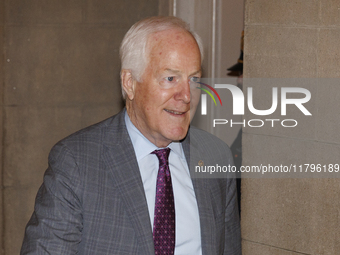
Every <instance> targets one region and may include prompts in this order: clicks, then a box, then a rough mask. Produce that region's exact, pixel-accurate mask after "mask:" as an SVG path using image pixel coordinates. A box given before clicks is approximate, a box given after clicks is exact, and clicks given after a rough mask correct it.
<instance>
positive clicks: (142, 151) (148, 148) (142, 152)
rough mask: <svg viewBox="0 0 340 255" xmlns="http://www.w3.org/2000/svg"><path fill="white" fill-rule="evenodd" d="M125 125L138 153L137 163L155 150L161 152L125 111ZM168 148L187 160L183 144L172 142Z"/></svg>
mask: <svg viewBox="0 0 340 255" xmlns="http://www.w3.org/2000/svg"><path fill="white" fill-rule="evenodd" d="M125 125H126V129H127V131H128V133H129V136H130V139H131V141H132V145H133V148H134V150H135V153H136V157H137V161H139V160H141V159H142V158H144V157H145V156H147V155H149V154H150V153H151V152H153V151H154V150H159V149H160V148H158V147H157V146H156V145H154V144H153V143H152V142H150V141H149V140H148V139H147V138H146V137H145V136H144V135H143V134H142V133H141V132H140V131H139V130H138V129H137V128H136V127H135V125H133V123H132V122H131V120H130V117H129V115H128V114H127V111H125ZM167 147H169V148H170V149H171V150H172V151H173V152H174V153H175V154H177V155H178V156H179V157H181V158H184V159H185V155H184V151H183V148H182V144H181V143H180V142H172V143H170V144H169V145H168V146H167Z"/></svg>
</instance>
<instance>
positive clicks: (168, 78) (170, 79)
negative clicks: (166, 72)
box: [166, 76, 175, 81]
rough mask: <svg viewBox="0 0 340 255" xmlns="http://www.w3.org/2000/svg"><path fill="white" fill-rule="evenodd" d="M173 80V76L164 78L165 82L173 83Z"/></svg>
mask: <svg viewBox="0 0 340 255" xmlns="http://www.w3.org/2000/svg"><path fill="white" fill-rule="evenodd" d="M174 79H175V77H173V76H170V77H166V80H167V81H174Z"/></svg>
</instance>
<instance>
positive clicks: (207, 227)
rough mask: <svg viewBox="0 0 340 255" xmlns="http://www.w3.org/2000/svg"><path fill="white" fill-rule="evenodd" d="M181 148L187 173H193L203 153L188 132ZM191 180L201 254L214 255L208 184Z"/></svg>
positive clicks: (213, 224) (213, 230)
mask: <svg viewBox="0 0 340 255" xmlns="http://www.w3.org/2000/svg"><path fill="white" fill-rule="evenodd" d="M182 146H183V150H184V154H185V157H186V159H187V162H188V167H189V171H190V173H192V171H195V170H194V169H195V166H196V165H197V164H198V162H199V161H200V160H202V159H203V156H204V155H203V152H202V151H201V150H200V149H199V146H198V143H197V142H196V141H195V139H194V137H192V136H190V131H189V133H188V135H187V137H186V138H185V140H184V141H183V143H182ZM191 179H192V183H193V186H194V190H195V195H196V200H197V205H198V211H199V217H200V225H201V242H202V253H203V255H206V254H207V255H213V254H216V249H215V247H216V245H215V238H214V235H213V233H215V229H214V228H215V220H214V217H213V215H214V214H213V210H212V204H211V198H210V190H209V187H208V182H207V180H206V179H203V178H193V177H191Z"/></svg>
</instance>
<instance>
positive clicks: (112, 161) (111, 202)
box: [21, 110, 241, 255]
mask: <svg viewBox="0 0 340 255" xmlns="http://www.w3.org/2000/svg"><path fill="white" fill-rule="evenodd" d="M124 112H125V110H124V111H122V112H121V113H119V114H117V115H116V116H113V117H111V118H109V119H107V120H105V121H103V122H101V123H98V124H96V125H93V126H90V127H88V128H86V129H83V130H81V131H78V132H77V133H75V134H73V135H71V136H69V137H67V138H65V139H64V140H62V141H60V142H59V143H57V144H56V145H55V146H54V147H53V149H52V150H51V153H50V155H49V167H48V169H47V171H46V173H45V176H44V182H43V184H42V186H41V187H40V189H39V191H38V194H37V197H36V202H35V210H34V212H33V215H32V217H31V219H30V221H29V222H28V224H27V227H26V232H25V237H24V242H23V246H22V249H21V254H58V255H66V254H81V255H83V254H84V255H85V254H89V255H104V254H110V255H113V254H119V255H124V254H128V255H133V254H136V255H137V254H138V255H151V254H155V252H154V246H153V239H152V230H151V223H150V219H149V213H148V207H147V203H146V198H145V193H144V189H143V184H142V180H141V177H140V173H139V168H138V164H137V160H136V156H135V153H134V149H133V146H132V143H131V140H130V137H129V135H128V132H127V129H126V126H125V121H124ZM189 140H190V141H189ZM189 145H190V146H189ZM183 149H184V151H185V155H186V158H187V160H188V162H189V161H190V160H191V159H189V157H190V155H195V156H194V157H193V158H195V157H196V156H197V158H195V159H193V160H194V161H195V160H203V161H204V163H208V164H209V162H212V163H215V164H216V163H219V164H220V165H227V164H232V157H231V153H230V150H229V148H228V147H227V146H226V145H225V144H224V143H223V142H221V141H220V140H218V139H217V138H215V137H213V136H211V135H209V134H207V133H205V132H204V131H200V130H198V129H194V128H190V132H189V133H188V136H187V138H186V139H185V140H184V141H183ZM189 150H192V151H191V153H189ZM192 181H193V185H194V190H195V194H196V198H197V203H198V209H199V215H200V224H201V233H202V251H203V254H204V255H215V254H216V255H217V254H224V255H226V254H229V255H237V254H241V244H240V242H241V241H240V225H239V218H238V211H237V204H236V203H237V202H236V188H235V179H202V178H195V179H192Z"/></svg>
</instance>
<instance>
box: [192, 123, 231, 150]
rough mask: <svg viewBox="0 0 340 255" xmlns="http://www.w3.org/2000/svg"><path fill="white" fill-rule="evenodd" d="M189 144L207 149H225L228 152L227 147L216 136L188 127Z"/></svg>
mask: <svg viewBox="0 0 340 255" xmlns="http://www.w3.org/2000/svg"><path fill="white" fill-rule="evenodd" d="M190 142H191V143H195V144H197V145H201V146H208V148H213V147H216V148H225V149H226V150H229V146H228V145H227V144H226V143H225V142H224V141H222V140H221V139H220V138H218V137H217V136H215V135H213V134H210V133H209V132H207V131H205V130H202V129H199V128H197V127H194V126H191V127H190Z"/></svg>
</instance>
